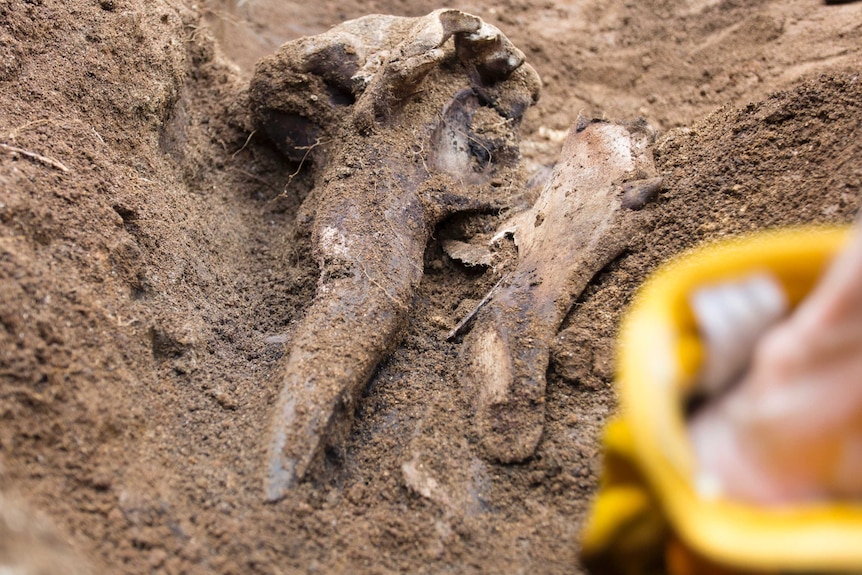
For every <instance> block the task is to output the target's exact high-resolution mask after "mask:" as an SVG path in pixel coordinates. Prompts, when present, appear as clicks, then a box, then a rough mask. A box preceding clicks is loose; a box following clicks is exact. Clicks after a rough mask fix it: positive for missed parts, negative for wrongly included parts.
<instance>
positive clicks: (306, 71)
mask: <svg viewBox="0 0 862 575" xmlns="http://www.w3.org/2000/svg"><path fill="white" fill-rule="evenodd" d="M539 87H540V81H539V78H538V76H537V75H536V73H535V71H534V70H533V69H532V68H531V67H530V66H529V65H527V64H524V55H523V53H521V51H520V50H518V49H517V48H515V47H514V46H513V45H512V44H511V43H510V42H509V41H508V40H507V39H506V38H505V36H503V35H502V33H500V31H499V30H497V29H496V28H494V27H493V26H490V25H488V24H485V23H484V22H482V21H481V20H480V19H479V18H476V17H475V16H471V15H469V14H465V13H463V12H460V11H457V10H437V11H435V12H432V13H431V14H429V15H427V16H424V17H421V18H399V17H392V16H367V17H365V18H360V19H358V20H354V21H350V22H345V23H344V24H341V25H339V26H336V27H335V28H333V29H331V30H330V31H328V32H326V33H324V34H320V35H318V36H313V37H307V38H302V39H299V40H296V41H293V42H289V43H288V44H285V45H284V46H282V47H281V48H280V49H279V50H278V52H277V53H275V54H274V55H272V56H270V57H267V58H265V59H263V60H262V61H261V62H260V63H259V64H258V66H257V67H256V69H255V73H254V76H253V78H252V81H251V85H250V88H249V100H250V104H251V108H252V113H253V116H254V118H255V121H256V123H257V125H258V126H259V129H261V130H262V131H263V132H264V133H265V134H266V135H267V136H268V137H269V138H270V139H271V140H272V141H273V142H274V144H275V145H276V146H277V147H278V148H279V150H281V151H282V152H283V153H284V154H285V155H287V156H288V157H289V158H291V159H293V160H294V161H300V160H306V159H310V160H311V162H312V167H313V169H314V170H315V188H314V190H313V191H312V193H311V194H310V195H309V197H308V198H307V199H306V200H305V204H304V205H303V207H302V211H303V212H305V213H309V214H313V223H312V230H311V234H312V242H313V246H314V247H313V252H314V256H315V258H316V260H317V263H318V265H319V268H320V276H319V280H318V286H317V293H316V295H315V297H314V300H313V302H312V303H311V306H310V307H309V308H308V310H307V311H306V313H305V316H304V317H303V319H302V320H301V321H300V323H299V324H298V325H297V326H296V328H295V330H294V335H293V337H292V338H291V341H290V342H289V344H288V348H287V350H286V355H285V357H284V358H283V359H282V361H281V364H280V368H279V371H278V376H277V377H278V384H279V385H280V388H281V391H280V394H279V396H278V399H277V402H276V405H275V409H274V412H273V415H272V421H271V427H270V434H269V437H268V444H267V450H268V454H267V461H266V472H265V492H266V498H267V499H268V500H270V501H276V500H278V499H280V498H282V497H284V496H285V495H286V493H287V491H288V490H289V489H290V488H291V487H292V486H293V485H295V484H296V483H297V482H298V481H300V480H301V479H302V478H303V477H304V476H306V474H307V473H308V471H309V469H310V468H311V467H312V466H313V465H314V464H315V462H316V461H318V460H319V458H320V456H321V455H322V453H323V452H324V450H325V449H326V448H327V447H338V446H339V444H340V443H342V442H343V441H344V439H346V436H347V433H348V432H349V429H350V427H351V424H352V419H353V412H354V408H355V406H356V402H357V399H358V397H359V395H360V393H361V391H362V389H363V388H364V387H365V385H366V384H367V382H368V379H369V378H370V377H371V375H372V373H373V371H374V369H375V367H376V366H377V364H378V363H379V362H380V361H381V360H382V359H383V358H384V357H385V356H386V355H387V353H388V352H389V351H390V350H391V349H392V348H393V347H394V346H395V345H396V343H397V339H398V335H399V332H400V330H401V328H402V327H403V325H404V324H405V322H406V319H407V312H408V308H409V305H410V303H411V298H412V296H413V293H414V290H415V288H416V286H417V285H418V283H419V281H420V279H421V276H422V263H423V259H422V258H423V252H424V250H425V246H426V243H427V241H428V239H429V237H430V234H431V232H432V230H433V229H434V226H435V225H436V224H437V223H439V222H440V221H441V219H442V218H444V217H446V216H447V215H449V214H451V213H454V212H457V211H460V210H471V209H479V208H487V207H488V206H489V205H493V204H494V189H495V188H494V186H492V185H491V180H492V179H494V180H495V181H497V183H499V182H500V181H504V182H505V181H511V180H512V178H514V177H515V176H514V173H515V171H516V170H517V163H518V159H519V154H518V147H517V127H518V124H519V120H520V118H521V116H522V115H523V113H524V111H525V110H526V109H527V108H528V107H529V106H530V105H532V104H533V103H534V102H535V101H536V99H537V98H538V93H539Z"/></svg>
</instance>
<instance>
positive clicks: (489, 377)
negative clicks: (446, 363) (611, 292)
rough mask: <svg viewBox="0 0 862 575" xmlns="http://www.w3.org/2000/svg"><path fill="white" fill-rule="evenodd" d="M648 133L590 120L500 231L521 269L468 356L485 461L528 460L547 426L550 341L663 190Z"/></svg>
mask: <svg viewBox="0 0 862 575" xmlns="http://www.w3.org/2000/svg"><path fill="white" fill-rule="evenodd" d="M651 141H652V136H651V133H650V132H649V131H648V130H647V129H646V128H645V127H644V126H637V125H632V126H625V125H620V124H611V123H606V122H599V121H594V122H592V123H589V124H587V125H580V126H576V127H573V128H572V129H571V131H570V132H569V136H568V138H567V140H566V142H565V145H564V147H563V151H562V153H561V155H560V158H561V160H560V162H559V163H558V164H557V166H556V167H555V169H554V172H553V174H552V176H551V178H550V180H549V182H548V184H547V185H546V186H545V188H544V189H543V191H542V193H541V195H540V197H539V199H538V201H537V202H536V203H535V205H534V206H533V207H532V208H531V209H529V210H527V211H526V212H522V213H521V214H519V215H517V216H515V217H514V218H513V219H512V220H510V221H509V222H507V223H506V224H504V226H503V227H502V230H503V231H502V232H501V233H513V234H514V239H515V243H516V245H517V248H518V263H517V266H516V268H515V270H513V271H512V272H511V274H510V275H509V277H508V278H506V279H505V280H504V281H503V282H502V283H501V285H500V286H499V287H497V289H496V291H495V292H494V294H493V296H492V297H491V298H490V301H489V302H488V303H487V305H485V306H484V307H483V308H482V309H481V310H480V311H479V312H478V313H477V315H476V320H475V324H474V326H473V329H472V331H471V332H470V333H469V334H468V335H467V336H466V338H465V341H464V347H463V350H464V351H463V353H464V354H466V358H467V362H468V364H469V366H470V369H469V378H470V380H471V382H472V384H473V385H474V387H475V395H476V421H477V426H478V431H479V435H480V437H481V439H482V444H483V445H484V447H485V449H486V451H487V452H488V454H489V455H490V456H491V457H492V458H494V459H497V460H500V461H502V462H506V463H510V462H517V461H522V460H524V459H526V458H528V457H530V456H531V455H532V454H533V453H534V451H535V449H536V446H537V444H538V442H539V439H540V438H541V435H542V430H543V427H544V414H545V411H544V402H545V385H546V371H547V368H548V359H549V346H550V342H551V339H552V338H553V336H554V334H555V333H556V331H557V329H558V328H559V326H560V323H561V322H562V320H563V318H564V317H565V315H566V313H567V312H568V310H569V308H570V307H571V304H572V302H573V301H574V299H575V298H577V297H578V295H580V293H581V292H582V291H583V289H584V287H586V285H587V283H588V282H589V281H590V280H591V279H592V278H593V276H595V274H596V273H598V272H599V271H600V270H601V269H602V268H603V267H605V266H606V265H607V264H608V263H609V262H610V261H611V260H613V259H614V258H615V257H616V256H617V255H619V253H620V252H621V251H622V250H623V249H624V248H625V246H626V244H627V241H628V240H629V239H630V234H631V232H633V231H634V230H635V226H637V225H638V216H637V214H636V213H635V212H634V211H633V210H637V209H639V208H640V207H642V206H643V205H644V203H645V201H647V200H648V199H649V198H650V197H652V196H654V194H655V193H656V192H657V191H658V188H659V186H660V184H661V178H659V177H657V173H656V170H655V167H654V165H653V160H652V154H651V153H650V150H649V148H648V146H649V144H650V143H651Z"/></svg>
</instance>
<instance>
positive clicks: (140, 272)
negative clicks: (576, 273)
mask: <svg viewBox="0 0 862 575" xmlns="http://www.w3.org/2000/svg"><path fill="white" fill-rule="evenodd" d="M437 7H438V6H437V5H434V4H432V3H430V2H427V1H425V0H406V1H400V2H399V1H396V0H380V1H373V2H359V1H358V0H339V1H338V2H335V1H332V0H321V1H320V2H317V3H312V4H310V5H307V4H304V3H303V4H300V3H295V2H276V1H275V0H240V1H239V2H233V1H231V2H216V1H215V0H212V1H201V2H198V3H197V4H192V3H191V2H183V1H182V0H150V1H147V2H144V1H142V0H68V1H62V2H61V1H59V0H26V1H17V0H0V101H2V102H3V106H2V108H0V144H2V145H0V490H2V492H3V493H4V496H3V499H2V500H0V507H2V510H3V513H2V514H0V520H2V521H0V535H3V537H2V539H0V563H3V564H14V563H13V562H15V561H19V562H24V563H26V562H27V561H35V560H34V559H33V557H39V556H41V557H43V558H45V559H44V562H42V563H40V564H38V565H36V564H35V563H31V564H30V565H31V571H28V572H32V573H42V572H45V573H55V572H60V571H61V570H62V569H63V568H60V567H57V566H58V565H62V566H65V572H82V573H84V572H89V571H91V572H97V573H118V574H120V573H142V572H152V573H219V574H228V573H267V574H281V573H330V572H332V573H339V572H350V573H360V574H372V573H392V572H410V573H443V572H454V573H485V572H489V573H496V572H507V573H524V572H532V573H572V572H578V566H577V550H578V544H577V533H578V530H579V528H580V526H581V524H582V522H583V520H584V517H585V513H586V510H587V507H588V504H589V500H590V497H591V494H592V493H593V491H594V489H595V487H596V481H597V472H598V470H599V466H600V460H599V455H600V453H599V443H598V441H599V435H600V432H601V428H602V425H603V424H604V422H605V421H606V420H607V418H608V417H609V416H611V415H612V414H613V413H614V410H615V407H616V401H615V395H614V391H613V388H612V379H613V353H614V352H613V345H614V338H615V333H616V328H617V325H618V322H619V320H620V316H621V314H622V313H623V312H624V309H625V306H626V304H627V302H628V301H629V300H630V299H631V297H632V294H633V293H634V292H635V290H636V289H637V287H638V285H640V283H642V281H643V280H644V278H645V277H646V275H647V274H649V272H650V271H652V270H653V269H655V267H656V266H657V265H659V264H660V263H662V262H663V261H666V260H667V259H668V258H671V257H673V256H674V255H675V254H677V253H679V252H680V251H681V250H684V249H686V248H688V247H690V246H693V245H695V244H697V243H698V242H701V241H705V240H710V239H715V238H719V237H722V236H725V235H728V234H734V233H738V232H744V231H750V230H757V229H762V228H765V227H768V226H777V225H786V224H794V223H809V222H847V221H850V220H851V219H852V218H853V216H854V214H855V213H856V210H857V209H858V207H859V205H860V200H862V161H860V160H862V128H860V126H862V82H860V81H859V70H860V64H862V45H860V43H859V41H858V38H859V35H860V29H862V3H842V4H837V5H826V4H823V3H821V2H819V1H815V0H759V1H754V2H736V1H733V0H688V1H685V2H666V1H664V0H648V1H645V2H626V1H622V0H611V1H598V0H583V1H580V2H576V3H574V2H573V3H565V2H554V1H539V0H519V1H515V0H509V1H505V2H493V3H492V2H488V1H485V0H476V1H474V2H465V3H456V5H454V6H453V7H457V8H462V9H464V10H466V11H468V12H471V13H474V14H477V15H479V16H480V17H482V18H483V19H485V20H486V21H489V22H491V23H494V24H496V25H497V26H498V27H500V28H501V29H502V30H503V31H504V32H505V33H506V34H507V35H508V36H509V37H510V38H511V39H512V40H513V42H514V43H515V44H516V45H518V46H520V47H521V48H522V49H523V50H524V52H525V53H526V54H527V58H528V61H529V62H531V63H532V64H533V66H535V68H536V69H537V70H538V72H539V74H540V75H541V77H542V79H543V81H544V89H543V93H542V99H541V101H540V102H539V104H538V105H537V106H536V107H534V108H532V109H531V110H530V111H529V112H528V113H527V116H526V118H525V120H524V123H523V126H522V142H521V151H522V154H523V159H524V162H523V170H524V176H525V178H526V177H527V176H529V175H530V174H533V173H536V172H539V171H540V170H541V169H542V167H543V166H546V165H548V164H550V163H552V162H553V161H554V159H555V157H556V155H557V153H558V152H559V148H560V146H561V143H562V142H561V140H562V136H564V134H565V132H566V131H567V130H568V128H569V126H571V125H572V124H573V123H574V122H575V121H576V119H577V118H578V116H579V115H581V114H582V115H585V116H600V117H607V118H611V119H632V118H635V117H638V116H642V117H645V118H646V119H647V120H648V121H649V122H650V123H651V124H652V125H653V126H654V127H655V128H656V129H657V130H658V131H659V139H658V141H657V143H656V146H655V151H654V153H655V158H656V165H657V167H658V169H659V171H660V172H661V173H662V174H663V175H664V185H663V189H662V191H661V193H660V194H659V197H658V200H657V201H656V202H654V203H652V204H649V205H648V206H647V207H646V208H644V211H645V212H646V214H647V217H648V221H649V225H648V226H647V227H646V229H645V230H644V231H642V232H639V233H638V234H637V235H636V236H635V237H633V238H632V239H631V242H630V246H629V248H628V249H627V250H626V251H625V252H624V253H623V254H622V255H621V256H619V257H618V258H616V259H615V260H614V261H613V262H611V263H610V264H609V265H608V266H606V267H605V268H604V269H603V271H602V272H601V273H600V274H599V275H597V276H596V277H595V278H594V280H593V281H592V282H591V283H590V284H589V285H588V287H587V288H586V290H585V291H584V293H583V294H581V296H580V297H579V298H578V299H577V301H576V303H575V305H574V306H573V309H572V311H571V312H570V313H569V315H568V317H567V318H566V320H565V323H564V327H565V329H564V331H563V332H562V333H561V334H560V336H559V337H558V339H557V341H556V342H555V350H556V351H555V353H554V358H553V360H552V363H551V367H550V370H549V376H548V390H547V400H546V415H545V431H544V435H543V437H542V440H541V442H540V444H539V448H538V450H537V452H536V454H535V455H534V456H533V457H532V458H531V459H529V460H527V461H526V462H524V463H521V464H516V465H501V464H498V463H495V462H493V461H489V460H487V459H486V458H485V457H484V456H483V453H482V451H481V449H479V448H478V440H477V437H475V435H474V433H475V432H474V431H473V429H472V425H471V424H470V423H471V418H472V413H471V409H472V408H471V401H470V397H469V393H468V390H466V389H464V386H463V380H462V374H463V372H464V365H463V361H464V358H463V357H462V356H461V355H460V353H459V352H460V347H461V343H460V342H459V341H457V340H456V341H447V340H446V337H445V336H446V333H447V332H448V330H449V329H451V327H452V326H453V325H454V324H455V323H456V322H457V321H458V320H459V319H460V318H461V317H462V316H463V313H464V311H465V309H467V310H469V308H470V306H471V302H475V300H479V299H481V298H482V297H483V296H484V295H485V294H486V293H487V291H488V290H489V289H490V287H491V286H493V285H494V283H496V281H497V279H498V275H497V274H495V272H494V270H493V269H487V270H484V271H483V270H474V269H470V268H466V267H464V266H462V265H461V264H460V263H458V262H456V261H453V260H451V259H450V258H449V257H448V256H447V255H445V253H444V252H443V250H442V247H441V240H442V239H463V238H464V237H465V235H467V234H468V232H469V233H480V232H488V231H490V230H493V229H494V228H495V227H496V224H497V223H498V222H499V218H500V217H502V216H495V215H484V216H475V217H465V216H461V217H456V218H452V219H450V220H447V221H445V222H444V223H443V224H441V226H440V228H439V229H438V230H437V231H436V232H435V234H434V238H433V239H432V240H431V242H430V243H429V245H428V247H427V249H426V254H425V269H424V275H423V278H422V282H421V284H420V286H419V289H418V291H417V293H416V295H415V297H414V300H413V302H412V304H411V306H410V313H409V319H408V323H407V326H406V328H405V329H404V331H403V334H402V336H401V340H400V344H399V345H398V346H397V347H396V348H395V351H394V352H393V353H392V354H391V355H390V356H389V357H388V359H387V360H385V361H384V362H383V363H382V364H381V365H380V366H379V368H378V369H377V371H376V373H375V375H374V376H373V378H372V380H371V382H370V383H369V385H368V386H367V388H366V390H365V392H364V394H363V396H362V398H361V400H360V401H359V405H358V408H357V412H356V417H355V421H354V425H353V429H352V432H351V433H350V435H349V437H348V439H347V440H346V443H345V444H344V445H343V446H342V447H341V448H340V449H338V450H335V451H333V452H332V453H330V454H329V455H328V457H327V459H326V461H325V463H324V466H323V468H322V469H320V470H319V471H318V472H317V473H316V474H314V477H312V478H311V479H310V480H309V481H306V482H304V483H301V484H300V485H299V486H298V487H296V488H295V489H294V490H293V491H292V493H291V495H290V496H289V497H287V498H285V499H284V500H282V501H280V502H278V503H276V504H268V503H265V501H264V497H263V487H262V481H263V468H262V467H263V458H264V451H265V449H264V447H265V446H264V445H263V443H264V442H263V438H264V436H265V433H266V427H267V422H268V420H269V418H270V415H271V413H270V411H271V406H272V405H273V403H274V401H275V398H276V396H277V394H278V382H277V381H275V380H274V379H273V374H274V373H275V372H276V370H277V366H278V362H279V359H280V358H281V356H282V354H283V353H284V348H285V343H286V342H289V341H290V338H291V334H292V329H293V326H294V325H295V323H296V322H297V321H298V320H299V319H300V318H301V317H303V313H304V311H305V310H306V309H307V306H308V305H309V303H310V302H311V299H312V297H313V295H314V290H315V285H316V281H317V269H316V267H315V264H314V261H313V259H312V257H311V254H310V246H309V237H308V234H307V225H305V219H306V218H307V217H308V215H307V214H304V213H303V212H302V210H300V205H301V203H302V200H303V199H304V197H305V196H306V195H307V194H308V193H309V192H310V189H309V188H310V185H311V178H310V176H309V175H308V171H307V169H306V168H307V166H300V165H298V164H297V163H292V162H289V161H286V160H285V159H283V157H282V156H281V155H280V154H279V153H278V152H277V151H276V150H275V148H274V147H273V146H272V145H270V144H269V143H268V142H267V141H266V140H265V139H264V138H262V137H260V135H259V134H256V133H253V130H254V128H253V126H252V125H251V119H250V117H249V112H248V107H247V104H246V92H245V90H246V88H247V85H248V80H249V78H250V76H251V73H252V71H253V64H254V62H255V61H256V60H257V59H259V58H260V57H262V56H264V55H266V54H268V53H270V52H272V51H274V50H275V49H276V47H277V46H278V45H279V44H280V43H282V42H284V41H287V40H290V39H294V38H297V37H299V36H301V35H304V34H314V33H318V32H322V31H324V30H326V29H327V28H328V27H329V26H331V25H333V24H337V23H338V22H341V21H344V20H346V19H350V18H355V17H358V16H361V15H364V14H367V13H370V12H380V13H391V14H398V15H408V16H418V15H422V14H425V13H428V12H430V11H431V10H432V9H435V8H437ZM435 478H436V479H435ZM430 479H435V481H430ZM476 486H478V491H477V490H475V489H472V488H474V487H476ZM432 487H433V489H432ZM467 487H469V488H470V489H468V488H467ZM22 517H24V518H30V519H28V520H22ZM49 524H53V527H52V526H50V525H49ZM9 533H12V534H17V535H15V536H7V534H9ZM28 546H33V547H35V548H37V549H40V550H42V551H40V553H41V555H39V554H36V553H35V552H33V553H27V552H26V550H27V549H29V548H30V547H28ZM45 549H48V550H50V552H51V553H52V554H53V555H50V556H49V554H48V552H47V551H44V550H45ZM71 554H75V555H77V557H78V559H70V556H71ZM28 557H29V559H28Z"/></svg>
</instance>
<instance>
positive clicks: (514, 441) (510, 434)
mask: <svg viewBox="0 0 862 575" xmlns="http://www.w3.org/2000/svg"><path fill="white" fill-rule="evenodd" d="M543 428H544V426H543V425H542V423H541V422H538V423H537V422H533V421H531V422H524V424H523V425H517V426H512V427H510V428H508V429H506V430H505V431H500V430H494V429H492V428H490V427H489V428H486V429H485V430H484V433H482V436H483V437H482V447H484V448H485V452H486V453H487V454H488V456H489V457H491V458H492V459H496V460H497V461H499V462H500V463H504V464H510V463H521V462H523V461H525V460H527V459H529V458H530V457H532V456H533V454H535V453H536V448H537V447H538V445H539V439H541V437H542V430H543Z"/></svg>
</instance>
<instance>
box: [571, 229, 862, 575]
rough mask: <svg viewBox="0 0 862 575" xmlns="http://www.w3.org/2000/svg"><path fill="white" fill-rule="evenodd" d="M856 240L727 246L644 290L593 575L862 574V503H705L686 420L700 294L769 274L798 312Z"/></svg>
mask: <svg viewBox="0 0 862 575" xmlns="http://www.w3.org/2000/svg"><path fill="white" fill-rule="evenodd" d="M849 233H850V228H847V227H842V228H834V227H833V228H799V229H789V230H779V231H771V232H764V233H760V234H756V235H752V236H746V237H740V238H735V239H732V240H726V241H721V242H717V243H714V244H710V245H707V246H705V247H701V248H698V249H696V250H693V251H691V252H688V253H687V254H685V255H683V256H681V257H679V258H677V259H675V260H673V261H671V262H670V263H668V264H666V265H664V266H663V267H662V268H661V269H659V270H658V271H657V272H656V273H655V274H654V275H653V276H652V278H651V279H650V280H649V281H648V282H647V283H646V284H645V285H644V286H643V288H642V289H641V291H640V293H639V295H638V296H637V297H636V299H635V302H634V304H633V306H632V308H631V310H630V312H629V313H628V316H627V318H626V319H625V321H624V323H623V326H622V330H621V335H620V340H619V350H618V362H619V363H618V372H617V385H618V391H619V394H620V400H621V415H620V417H619V418H618V419H617V420H616V421H614V422H612V423H611V424H610V425H609V426H608V428H607V430H606V433H605V438H604V457H605V463H604V471H603V475H602V480H601V484H600V487H599V491H598V494H597V497H596V500H595V503H594V505H593V508H592V511H591V513H590V516H589V518H588V521H587V525H586V527H585V529H584V532H583V534H582V541H581V545H582V559H583V562H584V565H585V566H586V567H587V568H588V569H589V570H590V571H592V572H595V573H621V574H626V575H635V574H647V573H671V574H673V575H689V574H694V573H715V574H717V573H785V572H787V573H799V572H803V573H812V572H814V573H834V572H842V573H847V572H856V573H862V502H859V503H856V502H848V501H834V502H816V503H804V504H798V505H788V506H782V507H780V508H778V507H775V508H765V507H757V506H754V505H751V504H746V503H742V502H737V501H731V500H728V499H722V498H720V497H719V498H714V499H709V500H707V499H705V498H703V497H700V496H699V495H698V493H697V492H696V490H695V488H694V478H695V475H696V471H697V469H696V459H695V457H694V453H693V450H692V447H691V444H690V442H689V440H688V436H687V433H686V427H685V414H684V406H685V403H686V400H687V399H688V398H690V396H691V393H692V390H693V387H694V386H695V385H696V383H697V374H698V371H699V368H700V366H701V362H702V359H703V348H702V345H701V342H700V339H699V335H698V332H697V327H696V325H695V318H694V315H693V313H692V311H691V309H690V307H689V303H688V296H689V294H691V293H692V292H693V291H695V290H696V289H698V288H700V287H702V286H705V285H709V284H715V283H720V282H726V281H733V280H735V279H741V278H744V277H746V276H750V275H752V274H755V273H760V272H764V271H768V272H770V273H771V275H772V276H774V277H775V278H776V279H777V280H778V281H779V282H780V283H781V284H782V285H783V287H784V289H785V290H786V293H787V296H788V299H789V301H790V303H791V305H795V304H797V303H798V302H799V301H800V300H801V299H802V298H803V297H805V295H806V294H807V293H808V292H809V291H810V290H811V289H812V287H813V286H814V284H815V283H816V281H817V280H818V278H819V277H820V276H821V275H822V273H823V272H824V270H825V268H826V266H828V264H829V263H830V262H831V260H832V258H833V257H834V256H835V255H836V254H837V252H838V251H839V250H840V248H841V247H842V246H844V245H845V243H846V241H847V238H848V236H849Z"/></svg>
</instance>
